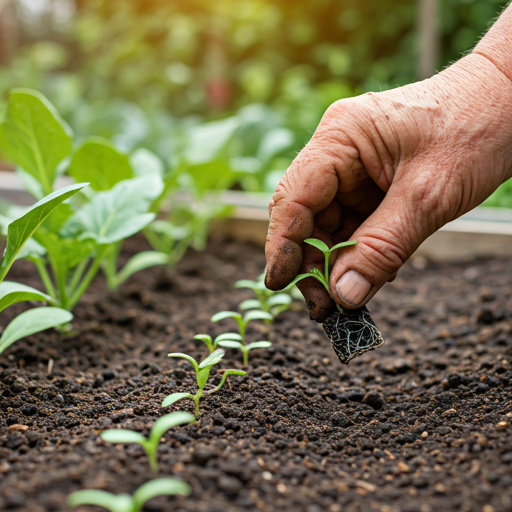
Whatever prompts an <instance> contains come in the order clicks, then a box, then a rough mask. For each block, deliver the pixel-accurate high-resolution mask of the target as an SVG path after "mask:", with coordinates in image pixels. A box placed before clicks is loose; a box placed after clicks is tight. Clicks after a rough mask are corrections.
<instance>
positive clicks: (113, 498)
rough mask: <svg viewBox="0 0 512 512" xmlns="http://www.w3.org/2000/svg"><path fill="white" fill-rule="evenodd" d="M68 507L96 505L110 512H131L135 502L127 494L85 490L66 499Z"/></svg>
mask: <svg viewBox="0 0 512 512" xmlns="http://www.w3.org/2000/svg"><path fill="white" fill-rule="evenodd" d="M68 505H69V506H70V507H77V506H78V505H97V506H98V507H103V508H106V509H108V510H110V511H111V512H133V511H134V506H135V500H134V499H133V498H132V497H131V496H129V495H128V494H118V495H115V494H112V493H110V492H107V491H97V490H86V491H77V492H74V493H73V494H71V495H70V496H69V498H68Z"/></svg>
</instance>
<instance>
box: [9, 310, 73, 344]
mask: <svg viewBox="0 0 512 512" xmlns="http://www.w3.org/2000/svg"><path fill="white" fill-rule="evenodd" d="M72 318H73V315H72V314H71V313H70V312H69V311H66V310H64V309H60V308H51V307H48V308H36V309H29V310H28V311H25V312H24V313H21V315H18V316H17V317H16V318H15V319H14V320H13V321H12V322H11V323H10V324H9V325H8V326H7V327H6V328H5V330H4V332H3V334H2V337H1V338H0V354H1V353H2V352H3V351H4V350H5V349H6V348H7V347H9V346H11V345H12V344H13V343H14V342H15V341H18V340H19V339H21V338H24V337H25V336H29V335H30V334H34V333H36V332H40V331H44V330H46V329H49V328H50V327H56V326H57V325H62V324H66V323H68V322H71V320H72Z"/></svg>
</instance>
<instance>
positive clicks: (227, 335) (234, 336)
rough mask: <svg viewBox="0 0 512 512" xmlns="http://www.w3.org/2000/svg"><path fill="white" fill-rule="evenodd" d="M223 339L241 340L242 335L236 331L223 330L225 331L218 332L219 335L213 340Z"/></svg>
mask: <svg viewBox="0 0 512 512" xmlns="http://www.w3.org/2000/svg"><path fill="white" fill-rule="evenodd" d="M223 340H237V341H242V336H240V334H238V333H237V332H225V333H223V334H219V335H218V336H217V337H216V338H215V342H218V341H223Z"/></svg>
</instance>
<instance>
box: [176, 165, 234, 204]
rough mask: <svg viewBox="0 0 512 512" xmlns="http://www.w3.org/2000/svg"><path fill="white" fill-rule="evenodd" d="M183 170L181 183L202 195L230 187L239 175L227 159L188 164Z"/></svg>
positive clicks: (180, 178)
mask: <svg viewBox="0 0 512 512" xmlns="http://www.w3.org/2000/svg"><path fill="white" fill-rule="evenodd" d="M182 165H184V164H182ZM182 172H183V174H181V175H180V177H179V180H178V181H179V183H180V184H181V185H182V186H184V187H186V188H187V189H192V190H194V191H195V193H196V194H197V195H199V196H201V197H204V194H205V193H206V192H208V191H211V190H215V191H219V190H226V189H229V188H230V187H231V186H232V185H233V184H234V183H235V181H236V180H237V179H238V176H239V174H238V173H237V172H235V171H234V170H233V169H232V168H231V166H230V165H229V162H227V161H226V160H212V161H211V162H206V163H203V164H197V165H188V166H187V167H185V169H184V171H182ZM187 176H188V180H187Z"/></svg>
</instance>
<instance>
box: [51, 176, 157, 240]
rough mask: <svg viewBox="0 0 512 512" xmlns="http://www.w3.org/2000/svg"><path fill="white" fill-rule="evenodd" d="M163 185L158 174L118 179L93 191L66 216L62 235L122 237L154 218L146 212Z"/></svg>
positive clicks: (122, 238)
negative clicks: (107, 188) (87, 200)
mask: <svg viewBox="0 0 512 512" xmlns="http://www.w3.org/2000/svg"><path fill="white" fill-rule="evenodd" d="M162 188H163V183H162V180H161V179H160V178H158V177H157V176H147V177H143V178H133V179H131V180H124V181H121V182H119V183H118V184H117V185H115V186H114V188H112V189H111V190H106V191H102V192H98V193H97V194H95V195H94V197H93V198H92V199H91V201H90V202H89V203H87V204H86V205H84V206H83V207H82V208H80V210H79V211H78V212H76V213H75V214H74V215H73V216H72V217H71V218H70V219H69V220H68V222H67V223H66V224H65V225H64V227H63V229H62V231H61V235H62V236H66V237H68V236H70V237H71V236H78V235H80V236H81V237H82V238H93V239H94V240H96V242H97V243H98V244H100V245H102V244H112V243H115V242H119V241H120V240H124V239H125V238H127V237H129V236H131V235H134V234H135V233H137V232H139V231H140V230H141V229H143V228H145V227H146V226H147V225H148V224H149V223H150V222H151V221H152V220H153V219H154V218H155V214H154V213H147V212H148V209H149V207H150V205H151V202H152V201H153V199H155V197H157V196H158V195H159V194H160V192H161V191H162Z"/></svg>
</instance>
